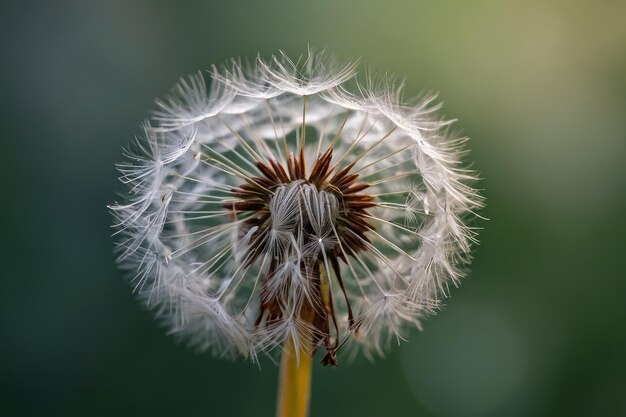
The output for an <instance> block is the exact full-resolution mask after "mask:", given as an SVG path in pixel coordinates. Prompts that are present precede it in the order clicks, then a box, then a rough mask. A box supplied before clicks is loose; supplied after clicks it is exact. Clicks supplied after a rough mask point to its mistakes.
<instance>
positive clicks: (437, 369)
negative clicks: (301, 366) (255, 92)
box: [0, 0, 626, 417]
mask: <svg viewBox="0 0 626 417" xmlns="http://www.w3.org/2000/svg"><path fill="white" fill-rule="evenodd" d="M12 3H13V4H8V2H2V5H1V6H0V35H1V36H0V47H1V55H0V61H1V63H0V75H1V77H0V97H1V98H0V158H1V164H0V186H1V190H2V191H1V196H0V222H1V224H0V226H1V229H0V230H1V236H2V237H1V239H2V251H1V252H0V253H1V259H2V265H1V269H0V270H1V271H2V272H1V273H0V277H1V278H0V415H1V416H88V417H90V416H134V417H140V416H150V417H157V416H185V417H190V416H202V417H208V416H220V417H227V416H248V415H251V416H272V415H273V413H274V401H275V387H276V381H277V368H276V367H275V366H274V365H273V364H272V363H270V362H269V361H264V362H263V363H262V369H261V370H259V369H258V368H257V367H256V366H255V365H251V364H249V363H246V362H245V361H237V362H228V361H221V360H216V359H213V358H211V357H209V356H208V355H205V354H197V353H194V352H193V351H191V350H189V349H187V348H186V347H185V346H183V345H181V344H179V343H177V342H176V341H175V340H174V339H173V338H172V337H170V336H167V335H166V334H165V331H164V329H163V328H162V327H160V325H159V324H158V323H157V322H156V321H155V320H154V319H153V317H152V314H151V313H150V312H147V311H145V309H144V308H143V307H142V306H141V304H140V303H139V302H137V301H136V300H134V299H133V296H132V294H131V291H130V287H129V285H128V284H127V283H126V281H125V280H124V279H123V277H122V276H121V274H120V273H119V272H118V271H117V269H116V266H115V261H114V256H113V254H112V247H113V244H112V239H111V237H110V234H111V229H110V227H109V226H110V224H111V217H110V215H109V213H108V212H107V210H106V204H107V203H111V202H112V201H113V200H114V199H115V197H116V196H115V191H116V190H119V187H118V183H117V180H116V177H117V175H116V172H115V170H114V163H116V162H119V161H120V160H121V159H122V155H121V147H122V146H123V145H125V144H126V143H127V142H128V140H129V139H130V138H131V137H132V135H134V134H137V133H139V123H140V122H141V120H142V119H143V118H145V117H146V116H147V115H148V112H149V110H150V109H152V108H153V100H154V98H155V97H157V96H162V95H163V94H164V93H166V92H167V91H168V90H169V88H170V87H171V86H172V85H173V84H174V83H175V82H176V81H177V79H178V77H180V76H182V75H186V74H189V73H192V72H195V71H197V70H198V69H206V68H208V67H209V66H210V65H211V64H213V63H221V62H223V61H224V60H225V59H227V58H229V57H231V56H244V57H251V58H253V57H254V56H255V55H256V54H257V53H261V54H262V55H263V56H269V55H270V54H271V53H275V52H277V51H278V49H284V50H286V51H287V52H288V53H289V54H290V55H298V54H300V53H303V52H305V51H306V48H307V44H311V45H313V46H317V47H320V48H321V47H327V49H328V50H329V51H330V52H332V53H333V54H336V55H338V56H342V57H346V58H349V57H362V62H363V63H364V64H367V65H370V66H371V67H373V69H374V70H379V71H389V72H392V73H396V74H398V75H401V76H406V80H407V97H410V96H412V95H416V94H419V93H420V92H422V91H423V90H435V91H439V93H440V98H441V100H443V101H444V102H445V107H444V113H445V114H447V115H449V117H454V118H458V119H459V122H458V124H457V125H456V126H457V127H458V128H459V129H462V132H463V134H465V135H468V136H470V137H471V138H472V140H471V141H470V143H469V146H470V148H471V149H472V153H471V155H470V158H471V159H472V160H474V161H475V165H474V167H475V169H477V170H478V171H480V172H481V174H482V177H483V178H484V180H483V181H481V183H480V184H479V186H480V187H481V188H484V190H485V191H484V195H485V196H486V198H487V208H486V209H485V210H484V211H483V212H482V215H483V216H485V217H488V218H489V219H490V220H489V221H480V222H478V223H477V225H478V226H481V227H484V231H482V232H481V234H480V240H481V245H480V246H479V247H477V248H476V250H475V253H474V254H475V261H474V263H473V266H472V270H473V271H472V273H471V274H470V275H469V277H468V278H467V279H466V280H465V281H464V282H463V286H462V287H461V288H459V289H456V290H454V291H453V292H452V297H451V298H450V299H449V300H447V303H446V304H447V307H446V309H445V310H444V311H442V312H441V313H440V314H438V315H437V316H435V317H432V318H430V319H429V320H428V321H426V322H425V330H424V331H423V332H421V333H417V332H415V333H413V334H411V337H410V341H409V343H403V344H401V345H400V346H394V347H393V349H392V350H391V352H390V354H389V355H388V357H387V358H385V359H382V360H377V361H376V362H375V363H370V362H368V361H366V360H364V359H359V360H357V361H356V362H354V363H350V362H349V361H348V360H346V358H343V360H342V363H341V366H340V367H339V368H337V369H328V368H321V367H318V368H316V369H315V371H314V384H313V397H312V398H313V400H312V416H325V417H332V416H362V417H370V416H372V417H376V416H394V417H396V416H398V417H400V416H424V417H426V416H442V417H448V416H450V417H456V416H459V417H462V416H514V417H515V416H533V417H534V416H624V415H626V395H625V394H626V326H625V325H624V321H625V319H626V302H625V299H626V268H625V266H624V259H625V257H624V251H625V249H626V244H625V243H624V234H625V232H626V227H625V226H626V222H625V220H624V213H625V212H626V169H625V168H624V161H625V159H626V158H625V157H626V24H625V23H624V19H625V17H626V3H625V2H623V1H617V0H603V1H591V0H589V1H565V0H562V1H539V0H530V1H516V2H514V1H496V0H494V1H416V0H389V1H386V2H381V1H374V0H371V1H367V2H361V3H359V4H357V2H353V1H347V0H341V1H337V0H310V1H301V0H296V1H294V0H280V1H273V2H272V1H236V0H231V1H214V2H210V1H194V2H174V1H171V2H155V1H99V2H95V1H94V2H83V1H61V0H59V1H40V2H28V1H24V2H18V1H15V2H12ZM341 359H342V358H341V357H340V360H341Z"/></svg>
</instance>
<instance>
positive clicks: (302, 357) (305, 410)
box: [276, 337, 312, 417]
mask: <svg viewBox="0 0 626 417" xmlns="http://www.w3.org/2000/svg"><path fill="white" fill-rule="evenodd" d="M296 349H297V350H296ZM311 365H312V358H311V354H310V352H308V351H307V350H306V349H305V348H304V346H302V345H301V346H299V347H298V348H296V347H295V346H294V343H293V340H292V338H290V337H289V338H287V340H286V341H285V346H284V349H283V356H282V359H281V361H280V380H279V382H278V406H277V410H276V416H277V417H306V416H308V414H309V397H310V392H311Z"/></svg>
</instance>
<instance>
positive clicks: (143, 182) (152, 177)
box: [110, 51, 482, 365]
mask: <svg viewBox="0 0 626 417" xmlns="http://www.w3.org/2000/svg"><path fill="white" fill-rule="evenodd" d="M355 74H356V64H355V63H348V64H342V63H341V62H340V61H339V60H336V59H334V58H330V57H328V56H326V54H324V53H321V54H316V53H314V52H312V51H310V52H309V53H308V54H307V55H305V56H304V57H301V58H300V59H298V60H292V59H290V58H289V57H287V56H286V55H284V54H281V55H280V56H276V57H272V58H271V59H270V60H263V59H261V58H258V59H257V60H256V62H255V63H254V64H253V65H252V66H245V65H242V64H241V63H240V61H238V60H233V61H231V62H230V63H228V64H227V65H225V66H223V67H219V68H218V67H213V68H212V69H211V71H209V72H208V73H207V74H203V73H198V74H195V75H192V76H191V77H189V78H186V79H181V80H180V82H179V83H178V84H177V85H176V86H175V87H174V89H173V90H172V92H171V94H170V96H169V97H167V98H165V99H163V100H157V109H156V110H155V112H154V114H153V117H152V119H151V120H149V121H146V122H144V124H143V125H142V135H141V136H139V137H138V138H136V139H134V140H133V141H132V142H131V143H130V145H129V146H128V147H127V148H126V149H125V150H124V155H125V157H126V161H125V162H123V163H120V164H119V165H118V170H119V172H120V181H121V182H122V183H123V184H124V185H125V187H126V189H125V192H124V194H123V195H122V198H121V201H120V202H119V203H115V204H114V205H112V206H111V207H110V209H111V211H112V213H113V216H114V219H115V220H114V227H115V229H116V232H115V240H116V247H117V251H118V262H119V263H120V265H121V267H122V268H123V269H124V270H125V271H128V274H129V276H130V277H131V282H132V284H133V288H134V291H135V292H137V293H138V294H139V296H140V297H141V298H142V299H143V300H145V302H146V303H147V304H148V305H149V306H150V307H151V308H154V309H155V311H156V312H157V314H158V316H159V317H161V318H163V319H164V321H165V322H166V323H167V324H168V326H169V328H170V330H171V332H172V333H174V334H177V335H180V336H181V337H183V338H185V339H186V340H188V341H189V342H191V343H192V344H193V345H195V346H197V347H198V348H200V349H202V350H209V351H212V352H214V353H215V354H217V355H221V356H227V357H232V356H238V355H241V356H245V357H249V358H251V359H253V360H255V359H256V358H257V356H258V354H260V353H263V352H271V351H272V350H274V349H276V348H279V347H280V346H282V344H283V343H284V342H285V340H289V339H290V340H291V342H292V343H293V345H294V346H301V347H304V348H305V349H306V350H308V351H309V353H310V354H313V353H314V352H315V351H318V350H321V351H325V356H324V358H323V359H322V363H324V364H332V365H336V363H337V352H338V351H339V350H340V348H342V347H343V346H346V347H347V348H348V349H351V350H353V351H355V352H356V351H363V352H364V353H365V354H366V355H368V356H371V355H374V354H382V353H384V351H385V349H386V347H387V345H388V344H389V343H390V342H393V341H396V342H399V341H401V340H404V338H405V332H406V330H407V329H408V328H410V327H418V328H419V327H420V325H421V324H420V322H421V320H422V319H423V318H424V317H425V316H427V315H428V314H431V313H433V312H434V311H436V310H437V308H438V307H439V305H440V300H441V298H442V297H444V296H446V294H447V293H448V289H449V286H450V284H452V285H457V284H458V282H459V280H460V279H461V278H462V277H463V275H464V268H465V265H467V263H468V262H469V259H470V249H471V246H472V244H473V243H475V242H476V232H475V230H474V229H473V228H471V227H469V226H468V225H467V221H468V220H471V219H472V218H473V217H474V216H475V215H474V212H475V210H476V209H478V208H480V207H481V206H482V198H481V197H480V195H479V194H478V192H477V191H476V190H475V189H474V188H472V184H473V183H474V182H475V181H476V174H475V173H474V172H473V171H472V170H470V169H468V168H467V166H466V165H465V164H464V163H463V159H462V158H463V157H464V156H465V154H466V150H465V147H464V146H465V142H466V139H465V138H457V137H456V136H454V135H453V134H452V133H451V130H450V128H449V125H450V122H449V121H446V120H441V119H439V118H438V117H437V115H436V111H437V110H438V109H439V107H440V105H438V104H434V99H435V96H427V97H424V98H421V99H420V100H416V101H415V102H414V103H413V104H411V105H409V104H406V103H404V102H402V101H401V97H402V91H403V90H402V84H401V83H397V82H395V80H394V79H393V78H390V77H386V78H385V77H383V78H382V79H376V78H375V77H370V78H369V79H368V81H366V82H365V83H359V82H357V81H356V80H355ZM205 77H206V78H205ZM207 81H209V82H207ZM296 351H298V350H297V349H296Z"/></svg>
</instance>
